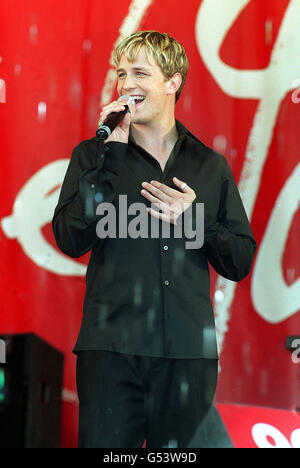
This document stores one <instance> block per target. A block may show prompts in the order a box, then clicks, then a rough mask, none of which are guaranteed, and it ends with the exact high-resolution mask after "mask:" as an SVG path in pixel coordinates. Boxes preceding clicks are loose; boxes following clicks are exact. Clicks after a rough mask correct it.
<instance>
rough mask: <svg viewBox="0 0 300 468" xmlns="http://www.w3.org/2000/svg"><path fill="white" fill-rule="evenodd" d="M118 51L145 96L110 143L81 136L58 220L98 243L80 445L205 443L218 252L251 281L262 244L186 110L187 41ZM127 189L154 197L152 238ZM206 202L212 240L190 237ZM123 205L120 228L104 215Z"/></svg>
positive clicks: (151, 38) (230, 271)
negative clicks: (134, 228)
mask: <svg viewBox="0 0 300 468" xmlns="http://www.w3.org/2000/svg"><path fill="white" fill-rule="evenodd" d="M113 57H114V63H115V66H116V71H117V91H118V94H119V96H121V95H130V96H133V97H135V98H136V100H138V99H140V101H139V102H138V103H137V105H136V110H135V112H134V113H133V114H126V115H125V118H124V120H123V122H122V124H121V125H120V126H119V127H117V128H116V129H115V130H114V131H113V132H112V134H111V135H110V137H109V138H108V139H107V140H106V141H105V147H104V148H103V145H101V142H100V143H99V142H98V141H97V139H96V138H91V139H89V140H85V141H83V142H81V143H80V144H79V145H78V146H76V148H75V149H74V150H73V153H72V158H71V161H70V164H69V167H68V170H67V173H66V176H65V179H64V182H63V186H62V189H61V194H60V198H59V201H58V205H57V207H56V209H55V213H54V217H53V231H54V235H55V238H56V242H57V245H58V247H59V248H60V249H61V250H62V251H63V252H65V253H66V254H67V255H69V256H71V257H79V256H81V255H83V254H84V253H86V252H88V251H89V250H91V257H90V261H89V265H88V269H87V275H86V295H85V300H84V313H83V320H82V325H81V329H80V333H79V337H78V340H77V343H76V345H75V348H74V352H75V353H76V354H77V373H76V380H77V389H78V395H79V402H80V405H79V439H78V446H79V447H106V448H107V447H110V448H113V447H141V446H142V444H143V442H144V440H145V439H146V441H147V442H146V446H147V447H154V448H159V447H198V446H201V441H200V440H197V435H196V434H197V429H199V427H200V426H201V422H202V421H203V418H204V416H205V415H206V414H207V411H208V410H209V408H210V407H211V405H212V402H213V399H214V394H215V389H216V381H217V368H218V353H217V346H216V334H215V326H214V315H213V309H212V304H211V300H210V296H209V268H208V262H207V260H209V261H210V263H211V265H212V266H213V267H214V268H215V270H216V271H217V272H218V273H219V274H221V275H223V276H224V277H225V278H228V279H230V280H232V281H240V280H242V279H243V278H244V277H245V276H247V275H248V273H249V271H250V269H251V264H252V260H253V257H254V253H255V249H256V243H255V240H254V237H253V234H252V231H251V228H250V225H249V222H248V219H247V216H246V213H245V210H244V208H243V205H242V202H241V199H240V196H239V192H238V189H237V186H236V184H235V181H234V178H233V176H232V173H231V170H230V168H229V165H228V163H227V161H226V159H225V158H224V157H223V156H221V155H219V154H218V153H216V152H214V151H213V150H211V149H210V148H208V147H206V146H205V145H204V144H203V143H201V142H200V141H199V140H198V139H197V138H196V137H195V136H193V135H192V134H191V133H190V132H189V131H188V130H187V129H186V128H185V126H184V125H183V124H181V123H180V122H179V121H178V120H176V119H175V116H174V112H175V103H176V102H177V100H178V98H179V96H180V94H181V91H182V89H183V86H184V83H185V80H186V75H187V71H188V60H187V57H186V54H185V51H184V48H183V47H182V45H181V44H179V43H178V42H177V41H176V40H175V39H173V38H171V37H170V36H169V35H168V34H166V33H164V34H161V33H159V32H156V31H140V32H137V33H135V34H133V35H131V36H129V37H128V38H126V39H124V41H122V42H121V43H120V44H119V45H118V46H117V47H116V49H115V51H114V55H113ZM138 96H139V98H138ZM121 110H124V106H123V105H122V104H121V103H120V102H119V101H114V102H112V103H110V104H109V105H107V106H104V107H103V109H102V112H101V114H100V121H99V123H103V122H104V120H105V118H106V117H107V116H108V115H109V114H110V113H111V112H118V111H121ZM121 196H123V197H125V196H126V202H127V205H126V206H127V207H133V206H136V205H133V204H134V203H143V205H145V206H146V207H147V209H148V213H147V219H148V221H149V229H148V234H149V235H148V236H145V235H144V236H129V235H128V233H127V235H126V233H125V234H124V222H125V223H127V226H128V225H129V224H130V223H131V222H132V221H133V218H132V215H133V212H132V211H130V210H128V214H127V212H125V208H124V206H125V205H124V198H123V199H121ZM201 203H204V227H205V232H204V245H203V246H202V247H201V248H199V247H198V248H187V246H186V242H187V237H186V235H185V234H183V235H182V236H181V237H180V236H177V235H175V234H176V233H175V230H176V227H177V226H179V225H180V222H183V225H184V223H185V221H184V215H185V214H186V213H187V212H191V211H190V210H191V209H192V210H193V211H192V217H191V219H192V222H193V226H195V225H197V223H199V222H200V221H201V220H199V219H198V217H197V213H198V212H197V210H196V214H195V209H196V208H197V204H201ZM110 206H113V208H114V211H113V212H114V213H115V214H116V218H115V220H116V223H117V228H116V229H115V231H114V230H113V229H112V228H111V224H110V220H111V218H109V219H108V218H107V217H105V216H104V214H105V210H104V209H103V208H104V207H105V209H107V210H109V208H110ZM187 207H188V208H187ZM151 219H152V220H154V219H155V220H156V222H157V223H158V224H159V226H160V228H161V229H162V226H163V225H164V226H166V225H167V226H168V227H169V228H170V235H169V237H166V236H164V235H163V234H162V232H161V231H160V232H159V235H158V236H157V235H153V231H151V229H150V226H151V223H150V220H151ZM124 220H125V221H124ZM105 222H107V225H109V226H110V227H109V229H108V234H109V235H107V236H106V237H105V236H104V235H99V234H101V232H102V234H103V223H104V224H105ZM120 232H121V233H122V234H121V235H120ZM182 232H183V231H182ZM184 232H186V231H184ZM118 233H119V235H118Z"/></svg>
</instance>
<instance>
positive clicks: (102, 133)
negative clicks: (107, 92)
mask: <svg viewBox="0 0 300 468" xmlns="http://www.w3.org/2000/svg"><path fill="white" fill-rule="evenodd" d="M134 112H135V100H134V98H133V97H131V96H121V97H120V98H119V99H118V100H117V101H113V102H111V103H110V104H108V105H107V106H104V107H103V108H102V112H101V114H100V118H99V122H98V126H99V128H98V130H97V132H96V135H97V137H98V138H99V139H100V140H105V142H106V143H107V142H109V141H117V142H120V143H128V137H129V126H130V122H131V115H133V114H134ZM122 120H123V122H122ZM120 122H122V124H121V125H119V123H120Z"/></svg>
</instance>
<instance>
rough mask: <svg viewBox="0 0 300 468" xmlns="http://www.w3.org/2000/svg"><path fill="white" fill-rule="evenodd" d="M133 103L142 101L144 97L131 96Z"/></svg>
mask: <svg viewBox="0 0 300 468" xmlns="http://www.w3.org/2000/svg"><path fill="white" fill-rule="evenodd" d="M132 97H133V98H134V100H135V101H143V100H144V99H145V96H132Z"/></svg>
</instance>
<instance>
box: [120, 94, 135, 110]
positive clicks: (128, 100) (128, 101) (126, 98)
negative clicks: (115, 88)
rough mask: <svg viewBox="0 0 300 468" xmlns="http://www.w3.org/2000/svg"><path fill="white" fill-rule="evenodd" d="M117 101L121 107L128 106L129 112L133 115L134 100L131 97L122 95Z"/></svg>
mask: <svg viewBox="0 0 300 468" xmlns="http://www.w3.org/2000/svg"><path fill="white" fill-rule="evenodd" d="M118 101H119V102H120V103H121V104H123V106H126V105H127V106H128V109H129V111H130V113H131V114H133V112H135V100H134V98H133V97H132V96H128V95H126V94H125V95H124V96H120V97H119V99H118Z"/></svg>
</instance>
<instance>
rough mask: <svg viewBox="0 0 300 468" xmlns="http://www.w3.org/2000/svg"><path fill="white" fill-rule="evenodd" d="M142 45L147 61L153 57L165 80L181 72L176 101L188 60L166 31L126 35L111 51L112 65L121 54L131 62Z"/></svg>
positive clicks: (181, 47) (183, 82) (183, 80)
mask: <svg viewBox="0 0 300 468" xmlns="http://www.w3.org/2000/svg"><path fill="white" fill-rule="evenodd" d="M143 46H145V52H146V57H147V59H148V62H149V63H150V57H152V58H153V59H154V61H155V63H156V64H157V65H158V66H159V67H160V69H161V72H162V74H163V75H164V77H165V79H166V81H168V80H169V79H170V78H171V77H172V76H173V75H174V74H175V73H180V74H181V77H182V83H181V86H180V88H179V89H178V90H177V92H176V97H175V102H177V101H178V99H179V96H180V94H181V91H182V89H183V86H184V84H185V81H186V76H187V72H188V67H189V62H188V59H187V56H186V53H185V50H184V48H183V46H182V45H181V44H180V43H179V42H178V41H176V40H175V39H174V38H173V37H171V36H169V35H168V34H167V33H160V32H158V31H138V32H135V33H133V34H131V35H130V36H128V37H126V38H125V39H123V40H122V41H121V42H120V43H119V44H118V45H117V46H116V48H115V50H114V51H113V55H112V60H113V64H114V66H115V67H117V66H118V65H119V63H120V60H121V56H122V55H123V54H125V56H126V58H127V60H128V61H129V62H131V63H133V62H134V61H135V60H136V57H137V55H138V53H139V51H140V49H141V47H143Z"/></svg>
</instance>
